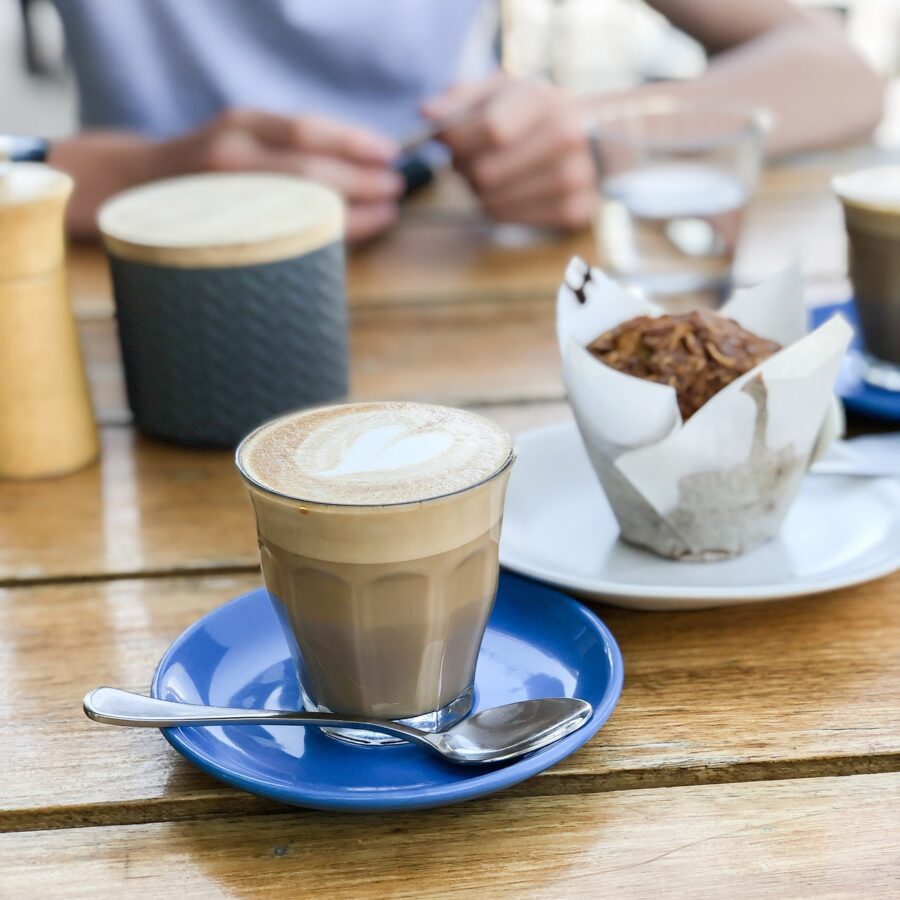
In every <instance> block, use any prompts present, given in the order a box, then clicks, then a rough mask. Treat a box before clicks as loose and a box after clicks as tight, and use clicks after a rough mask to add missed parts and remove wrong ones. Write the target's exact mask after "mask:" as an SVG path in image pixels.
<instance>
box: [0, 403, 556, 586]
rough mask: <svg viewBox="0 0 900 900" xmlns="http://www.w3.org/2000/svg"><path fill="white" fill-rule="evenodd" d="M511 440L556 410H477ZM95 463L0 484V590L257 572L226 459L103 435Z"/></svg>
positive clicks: (241, 493)
mask: <svg viewBox="0 0 900 900" xmlns="http://www.w3.org/2000/svg"><path fill="white" fill-rule="evenodd" d="M472 408H473V409H474V410H475V411H476V412H481V413H483V414H484V415H487V416H490V417H491V418H493V419H495V420H496V421H497V422H499V423H500V424H501V425H502V426H504V427H505V428H508V429H509V430H510V431H513V432H516V431H520V430H522V429H524V428H530V427H533V426H534V425H538V424H548V423H552V422H559V421H564V420H566V419H568V418H570V416H571V413H570V412H569V408H568V406H567V404H565V403H562V402H551V403H542V402H527V403H521V404H515V405H508V404H500V405H497V406H475V407H472ZM101 437H102V441H103V448H102V461H101V463H100V464H99V465H93V466H91V467H90V468H88V469H85V470H83V471H81V472H77V473H75V474H73V475H70V476H68V477H66V478H57V479H51V480H46V481H35V482H4V483H0V585H4V584H7V585H8V584H17V583H19V584H21V583H29V582H46V581H59V580H65V579H73V578H74V579H81V578H104V577H122V576H125V575H141V574H144V575H158V574H165V573H171V572H186V571H196V572H204V571H209V570H221V569H234V568H235V567H237V568H241V569H247V570H249V569H256V567H257V566H258V563H259V557H258V550H257V546H256V535H255V531H254V526H253V514H252V511H251V509H250V503H249V500H248V499H247V496H246V489H245V488H244V486H243V484H242V482H241V480H240V478H239V477H238V475H237V471H236V469H235V467H234V457H233V454H232V453H231V451H227V450H218V451H210V450H195V449H190V448H184V447H177V446H175V445H172V444H167V443H163V442H161V441H155V440H152V439H150V438H145V437H141V436H140V435H137V434H135V432H134V431H133V430H132V429H130V428H104V429H102V431H101Z"/></svg>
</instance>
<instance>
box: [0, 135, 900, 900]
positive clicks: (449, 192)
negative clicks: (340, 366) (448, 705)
mask: <svg viewBox="0 0 900 900" xmlns="http://www.w3.org/2000/svg"><path fill="white" fill-rule="evenodd" d="M883 156H884V154H883V152H881V151H875V150H871V149H870V150H863V151H860V150H851V151H847V152H846V153H840V154H828V155H822V156H818V157H812V158H808V159H806V160H803V161H800V162H796V163H790V164H786V165H782V166H779V167H778V168H776V169H773V170H770V171H769V172H768V173H767V174H766V177H765V178H764V180H763V183H762V185H761V188H760V192H759V195H758V197H757V198H756V200H755V201H754V203H753V205H752V207H751V209H750V210H749V213H748V219H747V224H746V230H745V237H744V240H743V243H742V247H741V252H740V255H739V259H738V263H737V277H738V280H739V281H741V282H752V281H755V280H758V279H759V278H760V277H762V276H764V275H766V274H768V273H770V272H772V271H774V270H776V269H777V268H779V267H780V266H781V265H783V264H784V262H785V261H786V259H787V258H788V257H791V256H793V257H797V258H799V259H800V260H801V262H802V264H803V270H804V276H805V279H806V289H807V298H808V299H809V300H810V301H812V302H820V301H827V300H838V299H842V298H843V297H845V296H846V295H847V291H848V287H847V282H846V277H845V265H844V238H843V231H842V227H841V221H840V210H839V207H838V205H837V203H836V202H835V201H834V199H833V198H832V196H831V194H830V189H829V187H828V183H829V179H830V177H831V175H832V174H833V173H834V172H836V171H846V170H849V169H851V168H855V167H859V166H861V165H868V164H871V163H872V162H873V160H874V159H878V158H883ZM501 238H502V239H504V240H506V239H508V238H509V234H508V232H507V233H500V232H498V231H497V230H496V229H494V228H493V227H491V226H489V225H487V224H486V223H484V221H483V220H482V219H481V218H480V215H479V214H478V212H477V210H476V208H475V205H474V203H473V201H472V199H471V197H470V196H468V195H467V194H466V193H465V191H463V190H461V188H460V185H459V183H458V182H457V181H455V180H454V179H452V178H442V179H440V180H439V181H438V183H437V184H436V185H435V187H434V188H433V189H431V190H430V191H428V192H424V193H423V194H422V195H421V196H419V197H417V198H415V199H414V200H413V201H412V202H411V203H410V204H409V205H408V206H407V208H406V210H405V213H404V217H403V221H402V222H401V224H400V225H399V227H397V228H396V229H394V230H393V231H392V232H391V234H389V235H388V236H386V237H385V238H384V239H383V240H380V241H377V242H375V243H373V244H371V245H370V246H368V247H367V248H365V249H364V250H361V251H359V252H357V253H355V254H354V256H353V258H352V260H351V262H350V267H349V293H350V305H351V318H352V329H351V342H352V352H353V369H352V389H353V395H354V396H355V397H358V398H374V397H409V398H419V399H428V400H440V401H443V402H449V403H456V404H460V405H468V406H470V407H474V408H476V409H478V410H479V411H481V412H484V413H486V414H488V415H491V416H493V417H494V418H495V419H496V420H497V421H499V422H500V423H501V424H503V425H504V426H506V427H507V428H509V429H510V430H511V431H513V432H515V431H518V430H522V429H524V428H529V427H533V426H535V425H539V424H544V423H548V422H555V421H563V420H565V419H567V418H569V416H570V412H569V409H568V406H567V405H566V403H565V402H564V400H563V392H562V385H561V382H560V377H559V364H558V361H557V352H556V346H555V344H556V340H555V335H554V329H553V319H554V298H555V294H556V289H557V286H558V283H559V280H560V277H561V274H562V271H563V268H564V266H565V263H566V261H567V260H568V258H569V257H570V256H571V255H572V254H573V253H576V252H577V253H580V254H582V255H585V256H587V257H588V258H593V256H594V253H593V246H592V238H591V236H590V235H589V234H587V233H584V234H580V235H575V236H569V237H559V236H546V237H545V238H544V239H542V240H541V241H539V242H536V243H530V244H527V245H525V246H520V247H509V246H504V245H503V241H502V240H501ZM69 275H70V283H71V286H72V302H73V307H74V309H75V312H76V317H77V319H78V321H79V328H80V336H81V340H82V345H83V347H84V349H85V354H86V357H87V360H88V369H89V375H90V381H91V386H92V390H93V396H94V401H95V405H96V408H97V410H98V412H99V414H100V419H101V421H102V422H103V423H104V424H106V426H107V427H104V428H103V429H102V440H103V453H102V459H101V464H100V465H96V466H93V467H91V468H89V469H86V470H85V471H83V472H80V473H77V474H75V475H72V476H69V477H67V478H62V479H56V480H52V481H44V482H36V483H31V484H15V483H2V484H0V677H2V682H0V683H2V684H3V687H4V700H3V702H2V705H0V708H2V711H3V715H2V716H0V758H2V759H3V760H4V766H3V767H2V769H0V772H2V774H0V832H3V831H6V832H17V833H6V834H0V896H3V897H4V898H5V897H7V896H8V897H14V898H19V897H23V898H31V897H35V896H61V897H78V896H94V895H97V894H103V893H104V892H107V893H111V894H112V895H114V896H115V895H121V896H128V897H132V896H135V897H138V896H159V895H160V894H168V893H173V892H176V891H180V892H182V893H185V894H186V895H187V896H190V897H195V896H196V897H206V896H222V895H228V896H273V895H274V896H282V895H283V896H297V895H298V894H300V895H304V896H306V895H315V894H321V895H326V894H327V895H329V896H333V897H343V896H347V897H357V896H385V895H391V896H427V895H438V896H446V895H457V896H472V895H475V894H477V893H483V894H485V895H487V896H492V897H493V896H498V897H501V896H515V897H531V896H545V895H550V896H597V895H601V896H603V895H622V896H648V897H656V896H659V895H660V894H663V893H667V894H674V895H679V896H691V897H716V898H718V897H722V896H773V897H784V896H848V897H859V896H897V895H898V894H900V855H898V853H900V842H898V837H897V835H898V834H900V813H898V809H900V780H898V779H900V774H897V773H898V771H900V603H898V601H900V574H896V575H894V576H891V577H888V578H885V579H882V580H881V581H877V582H874V583H871V584H868V585H863V586H860V587H857V588H853V589H849V590H843V591H839V592H836V593H833V594H829V595H824V596H819V597H811V598H806V599H801V600H795V601H790V602H783V603H772V604H761V605H752V606H746V607H744V608H729V609H722V610H708V611H702V612H689V613H666V614H662V613H640V612H630V611H626V610H617V609H612V608H604V607H601V606H598V607H596V608H597V610H598V611H599V613H600V615H601V617H602V618H603V619H604V620H605V621H606V622H607V624H608V625H609V626H610V627H611V629H612V631H613V633H614V634H615V635H616V637H617V639H618V640H619V642H620V645H621V647H622V651H623V654H624V657H625V663H626V683H625V690H624V692H623V695H622V700H621V703H620V705H619V707H618V708H617V710H616V712H615V713H614V715H613V717H612V718H611V720H610V721H609V723H608V724H607V725H606V726H605V727H604V728H603V729H602V730H601V731H600V732H599V734H598V735H597V736H596V737H595V738H594V739H592V740H591V741H590V742H589V743H588V744H587V745H586V746H585V747H583V748H582V749H581V750H580V751H579V752H578V753H576V754H574V755H573V756H572V757H570V758H569V759H567V760H565V761H564V762H562V763H561V764H559V765H557V766H556V767H554V768H553V769H551V770H549V771H547V772H546V773H543V774H542V775H541V776H539V777H537V778H534V779H532V780H530V781H528V782H526V783H524V784H522V785H519V786H516V787H515V788H512V789H511V790H510V791H508V792H505V793H504V794H502V795H499V796H497V797H493V798H489V799H485V800H483V801H477V802H473V803H469V804H464V805H462V806H458V807H451V808H447V809H442V810H436V811H432V812H424V813H417V814H407V815H392V816H365V817H352V816H339V815H331V814H323V813H315V812H302V811H297V812H294V811H288V810H287V809H286V808H285V807H283V806H279V805H277V804H274V803H271V802H269V801H264V800H262V799H259V798H256V797H253V796H251V795H249V794H245V793H241V792H238V791H236V790H233V789H232V788H229V787H227V786H225V785H223V784H220V783H219V782H217V781H215V780H213V779H212V778H210V777H208V776H205V775H203V774H202V773H200V772H199V771H197V770H195V769H193V768H192V767H191V766H189V765H188V764H187V763H186V762H185V761H184V760H182V759H181V757H179V756H178V755H177V754H176V753H175V752H174V751H173V750H172V749H171V748H170V747H169V746H168V745H167V744H166V743H165V741H164V739H163V738H162V736H161V735H160V734H159V733H157V732H153V731H128V730H125V729H121V730H119V729H113V728H108V727H103V726H99V725H96V724H94V723H91V722H89V721H88V720H87V719H85V718H84V716H83V714H82V712H81V708H80V703H81V698H82V696H83V695H84V693H85V692H86V691H87V690H89V689H90V688H92V687H94V686H96V685H98V684H101V683H109V684H115V685H118V686H122V687H125V688H131V689H136V690H146V689H147V687H148V685H149V681H150V677H151V674H152V671H153V668H154V666H155V664H156V662H157V660H158V659H159V657H160V655H161V654H162V653H163V651H164V650H165V648H166V647H167V646H168V645H169V643H170V642H171V641H172V640H173V639H174V638H175V637H176V636H177V635H178V634H179V633H180V632H181V631H182V630H183V629H184V628H185V627H187V626H188V625H189V624H190V623H192V622H193V621H195V620H196V619H197V618H198V617H199V616H201V615H203V614H204V613H206V612H208V611H209V610H210V609H212V608H213V607H214V606H216V605H217V604H219V603H221V602H222V601H224V600H225V599H227V598H229V597H231V596H234V595H236V594H238V593H241V592H243V591H245V590H248V589H250V588H253V587H255V586H257V585H258V584H259V581H260V576H259V573H258V569H257V553H256V545H255V539H254V533H253V522H252V517H251V514H250V510H249V506H248V503H247V500H246V498H245V496H244V492H243V488H242V485H241V484H240V482H239V480H238V478H237V475H236V474H235V472H234V468H233V463H232V460H231V454H230V453H228V452H224V451H223V452H210V451H199V450H188V449H184V448H178V447H175V446H172V445H167V444H163V443H159V442H155V441H152V440H149V439H146V438H143V437H140V436H138V435H136V434H135V433H134V432H133V430H132V429H131V428H130V426H129V425H128V424H127V423H128V421H129V414H128V410H127V405H126V403H125V398H124V390H123V384H122V379H121V364H120V360H119V356H118V347H117V341H116V339H115V333H114V323H113V320H112V318H111V316H112V310H113V304H112V301H111V296H110V286H109V278H108V273H107V271H106V263H105V260H104V258H103V255H102V252H101V251H100V250H99V249H98V248H96V247H74V248H72V249H71V252H70V257H69ZM837 776H842V777H837Z"/></svg>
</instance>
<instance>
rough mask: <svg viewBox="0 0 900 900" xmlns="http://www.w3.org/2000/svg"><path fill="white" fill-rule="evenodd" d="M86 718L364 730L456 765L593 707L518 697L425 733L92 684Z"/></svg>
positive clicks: (489, 756)
mask: <svg viewBox="0 0 900 900" xmlns="http://www.w3.org/2000/svg"><path fill="white" fill-rule="evenodd" d="M84 712H85V715H86V716H87V717H88V718H89V719H93V720H94V721H95V722H100V723H102V724H104V725H125V726H129V727H132V728H175V727H178V726H182V725H306V726H309V725H311V726H313V727H316V728H365V729H368V730H370V731H379V732H382V733H384V734H390V735H394V736H396V737H400V738H403V739H404V740H407V741H409V742H411V743H414V744H418V745H419V746H421V747H425V748H427V749H428V750H431V751H432V752H434V753H437V754H438V755H440V756H442V757H444V759H448V760H450V761H451V762H455V763H461V764H464V765H472V764H484V763H494V762H505V761H507V760H511V759H517V758H518V757H520V756H524V755H525V754H526V753H531V752H532V751H533V750H538V749H540V748H541V747H546V746H547V745H548V744H552V743H554V742H555V741H558V740H559V739H560V738H563V737H565V736H566V735H568V734H571V733H572V732H573V731H577V730H578V729H579V728H580V727H581V726H582V725H584V723H585V722H587V720H588V719H589V718H590V717H591V713H592V712H593V708H592V707H591V704H590V703H588V702H587V701H585V700H579V699H577V698H575V697H547V698H545V699H542V700H520V701H519V702H517V703H507V704H506V705H504V706H495V707H493V708H491V709H484V710H481V711H480V712H477V713H475V714H474V715H472V716H469V717H468V718H466V719H463V720H462V721H461V722H458V723H457V724H456V725H453V726H452V727H450V728H448V729H447V730H446V731H440V732H434V733H432V732H427V731H420V730H419V729H418V728H412V727H411V726H409V725H402V724H400V723H398V722H387V721H384V720H382V719H365V718H347V717H345V716H341V715H336V714H333V713H318V712H305V711H302V710H301V711H294V710H274V709H231V708H228V707H221V706H195V705H193V704H189V703H175V702H173V701H171V700H157V699H155V698H154V697H145V696H143V695H142V694H133V693H131V692H130V691H122V690H119V689H118V688H111V687H99V688H95V689H94V690H93V691H91V692H90V693H89V694H88V695H87V696H86V697H85V698H84Z"/></svg>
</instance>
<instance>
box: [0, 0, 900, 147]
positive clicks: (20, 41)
mask: <svg viewBox="0 0 900 900" xmlns="http://www.w3.org/2000/svg"><path fill="white" fill-rule="evenodd" d="M796 2H797V3H798V4H799V5H802V6H805V7H807V8H812V9H815V10H817V11H819V12H820V13H821V14H822V15H827V16H832V17H834V18H835V19H836V20H837V21H839V22H841V23H842V27H843V28H844V29H845V30H846V32H847V35H848V36H849V38H850V40H851V41H852V42H853V44H854V45H855V46H856V47H857V48H858V49H859V50H860V51H861V52H862V53H863V54H864V56H865V57H866V58H867V59H868V60H869V62H870V63H871V64H872V65H873V66H874V67H875V68H877V69H878V70H879V71H881V72H882V73H884V74H885V76H886V77H888V78H889V79H890V81H891V89H890V91H889V94H888V102H887V106H886V115H885V118H884V121H883V123H882V125H881V127H880V128H879V130H878V133H877V135H876V142H877V143H879V144H882V145H898V144H900V77H898V76H900V0H796ZM561 7H563V8H564V14H562V15H560V16H559V17H558V18H557V21H556V23H555V24H554V26H553V27H554V28H556V30H557V33H556V34H555V35H554V40H553V41H552V42H547V41H546V39H545V31H546V28H547V27H548V24H547V22H546V21H544V19H542V18H541V15H540V13H539V12H537V10H540V9H545V8H546V6H545V4H543V3H537V2H533V0H505V2H504V3H503V5H502V9H503V15H502V18H503V41H502V50H501V53H502V57H503V64H504V67H505V68H506V69H507V70H509V71H510V72H512V73H513V74H533V73H535V72H544V73H545V74H547V75H548V76H550V77H551V78H552V79H553V80H554V81H555V82H556V83H558V84H560V85H562V86H564V87H567V88H569V89H570V90H572V91H575V92H579V93H580V92H588V91H600V90H614V89H617V88H623V87H628V86H631V85H634V84H638V83H641V82H646V81H652V80H661V79H671V78H692V77H694V76H696V75H697V74H698V73H699V72H701V71H702V70H703V68H704V66H705V64H706V61H705V58H704V53H703V50H702V49H701V48H700V46H699V45H698V44H697V43H696V42H694V41H693V40H692V39H691V38H689V37H688V36H687V35H685V34H683V33H682V32H680V31H678V30H677V29H675V28H673V27H672V26H671V25H669V24H668V22H667V21H666V20H665V19H664V18H662V17H661V16H660V15H659V14H657V13H656V12H654V11H653V10H652V9H650V8H649V7H648V6H647V5H646V4H645V3H643V2H642V0H566V2H565V4H561ZM500 18H501V17H500V16H499V15H495V16H484V17H483V21H482V22H481V23H480V24H479V27H481V28H483V29H491V30H495V31H499V24H500V22H499V20H500ZM500 43H501V42H500V41H498V46H499V45H500ZM548 46H552V47H553V50H552V52H549V53H548V51H547V50H546V49H545V48H547V47H548ZM76 124H77V99H76V93H75V86H74V83H73V79H72V77H71V74H70V72H69V69H68V66H67V65H66V50H65V43H64V40H63V33H62V28H61V26H60V23H59V19H58V16H57V13H56V10H55V8H54V6H53V3H52V2H51V0H0V131H5V132H14V133H16V132H17V133H34V134H40V135H43V136H47V137H56V136H60V135H64V134H69V133H72V132H73V131H75V129H76Z"/></svg>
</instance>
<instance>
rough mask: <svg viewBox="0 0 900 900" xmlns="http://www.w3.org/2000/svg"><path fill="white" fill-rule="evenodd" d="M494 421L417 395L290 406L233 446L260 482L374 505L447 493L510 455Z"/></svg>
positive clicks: (312, 496)
mask: <svg viewBox="0 0 900 900" xmlns="http://www.w3.org/2000/svg"><path fill="white" fill-rule="evenodd" d="M511 452H512V444H511V441H510V438H509V436H508V435H507V434H506V433H505V432H504V431H503V430H502V429H501V428H499V427H498V426H497V425H495V424H494V423H493V422H490V421H489V420H488V419H485V418H483V417H481V416H477V415H474V414H472V413H467V412H464V411H462V410H458V409H450V408H448V407H442V406H431V405H427V404H421V403H356V404H348V405H345V406H332V407H327V408H324V409H318V410H312V411H310V412H305V413H296V414H294V415H290V416H286V417H284V418H282V419H278V420H276V421H275V422H272V423H270V424H268V425H265V426H263V427H262V428H260V429H259V430H258V431H256V432H254V433H253V434H252V435H251V436H250V437H249V438H247V440H246V441H245V442H244V443H243V444H242V446H241V448H240V450H239V465H240V467H241V470H242V471H243V472H244V474H245V475H246V476H247V477H248V478H249V479H250V480H251V481H253V482H255V483H257V484H258V485H260V486H261V487H263V488H266V489H268V490H271V491H275V492H276V493H279V494H284V495H286V496H288V497H292V498H295V499H297V500H306V501H309V502H312V503H330V504H352V505H359V506H374V505H382V504H394V503H414V502H417V501H421V500H428V499H432V498H435V497H441V496H444V495H446V494H452V493H454V492H456V491H460V490H463V489H465V488H467V487H470V486H472V485H475V484H478V483H479V482H481V481H484V479H486V478H489V477H490V476H491V475H493V474H494V473H495V472H497V471H498V470H499V469H501V468H502V467H503V466H504V464H505V463H506V462H507V460H508V459H509V457H510V454H511Z"/></svg>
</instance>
